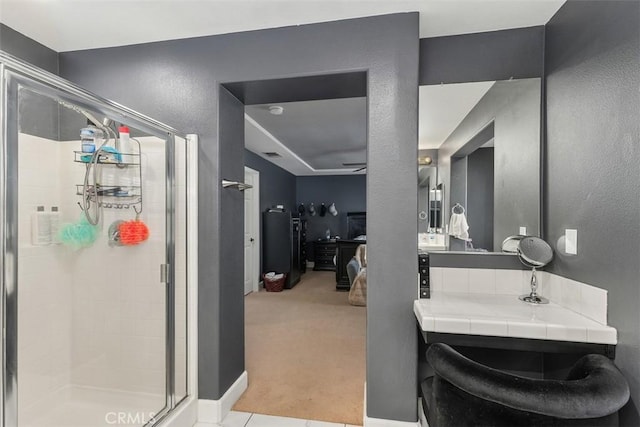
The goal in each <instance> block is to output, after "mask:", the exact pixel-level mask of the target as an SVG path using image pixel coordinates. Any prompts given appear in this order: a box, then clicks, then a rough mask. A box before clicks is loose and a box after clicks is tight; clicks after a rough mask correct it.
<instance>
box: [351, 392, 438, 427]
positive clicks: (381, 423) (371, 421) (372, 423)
mask: <svg viewBox="0 0 640 427" xmlns="http://www.w3.org/2000/svg"><path fill="white" fill-rule="evenodd" d="M362 426H363V427H421V425H420V420H418V421H396V420H387V419H384V418H371V417H368V416H367V383H366V382H365V383H364V413H363V414H362ZM427 427H428V426H427Z"/></svg>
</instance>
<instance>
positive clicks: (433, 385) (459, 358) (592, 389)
mask: <svg viewBox="0 0 640 427" xmlns="http://www.w3.org/2000/svg"><path fill="white" fill-rule="evenodd" d="M427 361H428V362H429V364H430V365H431V366H432V368H433V370H434V372H435V374H434V376H432V377H429V378H427V379H426V380H425V381H424V382H422V384H421V388H422V396H423V397H422V403H423V406H424V410H425V414H426V416H427V421H428V423H429V426H430V427H461V426H594V427H596V426H597V427H602V426H616V425H618V410H619V409H620V408H622V407H623V406H624V405H625V404H626V403H627V401H628V400H629V385H628V384H627V381H626V380H625V378H624V377H623V376H622V374H621V373H620V371H619V370H618V368H616V366H615V365H614V364H613V362H612V361H611V360H609V359H608V358H606V357H604V356H602V355H597V354H589V355H586V356H584V357H582V358H581V359H580V360H578V361H577V362H576V363H575V365H574V366H573V367H572V368H571V371H570V372H569V375H568V377H567V379H566V380H544V379H533V378H525V377H521V376H518V375H512V374H508V373H506V372H502V371H499V370H497V369H493V368H489V367H487V366H484V365H482V364H480V363H477V362H474V361H473V360H470V359H468V358H466V357H465V356H463V355H461V354H460V353H458V352H456V351H455V350H454V349H452V348H451V347H449V346H448V345H446V344H440V343H434V344H431V346H430V347H429V349H428V350H427Z"/></svg>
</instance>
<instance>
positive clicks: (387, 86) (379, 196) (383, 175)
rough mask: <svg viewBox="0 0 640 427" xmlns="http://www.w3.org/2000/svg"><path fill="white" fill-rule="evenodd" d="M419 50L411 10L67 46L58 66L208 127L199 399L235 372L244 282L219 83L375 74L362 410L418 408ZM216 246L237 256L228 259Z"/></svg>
mask: <svg viewBox="0 0 640 427" xmlns="http://www.w3.org/2000/svg"><path fill="white" fill-rule="evenodd" d="M380 28H384V29H385V30H384V31H380ZM418 56H419V36H418V14H417V13H406V14H395V15H385V16H376V17H371V18H362V19H354V20H345V21H337V22H329V23H322V24H313V25H302V26H294V27H285V28H279V29H270V30H262V31H253V32H245V33H237V34H227V35H221V36H213V37H202V38H194V39H184V40H173V41H166V42H158V43H149V44H143V45H135V46H124V47H116V48H109V49H96V50H89V51H78V52H66V53H62V54H60V71H61V74H62V75H63V76H64V77H66V78H68V79H70V80H72V81H75V82H76V83H78V84H80V85H82V86H84V87H86V88H88V89H89V90H92V91H93V92H96V93H98V94H100V95H102V96H105V97H107V98H110V99H113V100H115V101H117V102H120V103H122V104H124V105H127V106H129V107H131V108H134V109H135V110H138V111H141V112H143V113H145V114H148V115H150V116H152V117H154V118H156V119H158V120H161V121H164V122H166V123H168V124H170V125H172V126H174V127H176V128H178V129H181V130H183V131H185V132H194V133H197V134H199V135H200V147H199V177H198V178H199V182H200V187H199V195H198V196H199V220H200V225H199V235H200V239H199V254H200V263H199V267H198V273H199V278H200V283H199V287H198V290H199V299H200V301H199V308H200V310H199V313H198V316H199V319H198V326H199V327H198V329H199V352H198V359H199V360H198V362H199V394H200V397H201V398H204V399H218V398H220V396H222V394H223V393H224V392H225V391H226V390H227V389H228V387H229V386H230V385H231V384H232V382H233V381H234V380H235V379H236V378H237V377H238V376H239V375H240V374H241V372H242V369H243V366H242V361H243V354H244V346H243V343H242V336H243V326H244V325H243V321H242V319H241V318H239V316H238V314H237V313H238V312H239V313H241V312H242V305H243V295H242V286H243V284H242V280H241V279H240V280H238V278H237V277H236V276H237V274H236V275H233V274H231V273H230V270H236V271H238V272H240V271H242V270H243V265H242V239H241V238H238V239H237V241H235V240H234V241H230V238H229V236H235V234H237V233H236V231H234V230H232V227H233V226H234V222H233V221H231V219H230V218H229V215H228V210H227V205H226V204H227V203H229V204H230V205H229V209H230V210H233V211H234V212H236V214H237V212H242V209H243V207H242V203H241V201H239V200H233V199H232V200H228V199H227V198H226V197H225V196H224V195H222V194H221V193H222V191H221V188H220V184H219V182H220V180H221V179H222V177H223V176H224V175H223V173H224V172H225V170H227V171H228V174H229V175H233V176H224V177H225V178H233V177H234V176H235V174H238V173H239V171H240V170H241V168H242V164H243V155H242V152H241V151H240V152H239V153H237V152H236V150H235V149H234V148H231V147H228V145H230V144H235V145H239V146H242V139H239V138H241V133H240V132H239V131H237V132H236V133H235V135H233V136H234V137H235V139H234V138H224V139H223V138H221V135H220V134H221V132H222V129H219V125H218V124H219V122H220V120H221V116H222V115H223V114H227V113H223V111H222V110H223V109H226V108H231V109H232V110H234V111H233V112H230V113H228V114H229V115H230V116H232V118H231V120H233V121H235V115H236V114H238V113H237V112H236V111H235V110H236V108H235V107H234V106H233V105H230V104H233V103H232V102H230V100H228V99H226V98H228V97H227V96H225V99H226V100H225V104H224V105H222V103H221V101H222V100H221V99H220V91H221V90H222V89H220V83H223V82H230V81H249V80H261V79H272V78H282V77H291V76H296V75H313V74H328V73H337V72H345V71H367V73H368V74H367V75H368V100H367V102H368V117H367V118H368V123H369V126H368V158H367V160H368V170H367V171H368V174H367V211H368V218H367V219H368V224H369V229H370V233H369V235H368V238H369V240H368V243H369V244H370V248H369V253H368V256H369V257H370V259H371V262H370V267H369V271H368V279H369V282H368V286H369V288H368V307H367V314H368V316H367V411H368V416H370V417H374V418H386V419H394V420H401V421H415V420H416V419H417V368H416V364H417V363H416V353H417V336H416V331H415V317H414V315H413V313H412V301H413V300H414V298H415V293H416V291H415V277H416V274H417V270H418V266H417V259H416V256H415V246H416V243H414V244H413V245H411V244H407V242H416V240H417V237H416V236H417V225H416V219H415V212H416V194H417V170H416V168H415V164H416V156H417V98H418V90H417V89H418ZM219 103H221V104H220V105H219ZM389 153H393V156H390V155H389ZM399 182H400V183H403V185H400V186H399V185H397V183H399ZM221 204H224V206H225V207H224V209H223V208H221ZM388 206H393V207H394V208H393V209H387V207H388ZM223 211H224V212H223ZM225 212H226V213H225ZM223 243H224V244H228V245H227V246H223ZM222 252H227V253H229V254H232V255H233V256H230V257H229V260H228V262H226V263H221V259H222ZM227 279H230V280H233V283H225V280H227ZM236 361H239V363H236Z"/></svg>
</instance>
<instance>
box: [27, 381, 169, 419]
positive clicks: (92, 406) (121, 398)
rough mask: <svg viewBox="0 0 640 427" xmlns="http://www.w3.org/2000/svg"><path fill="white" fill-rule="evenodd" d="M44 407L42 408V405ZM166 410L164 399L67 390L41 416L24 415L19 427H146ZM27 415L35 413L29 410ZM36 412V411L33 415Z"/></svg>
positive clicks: (76, 388)
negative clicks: (154, 416)
mask: <svg viewBox="0 0 640 427" xmlns="http://www.w3.org/2000/svg"><path fill="white" fill-rule="evenodd" d="M38 406H40V405H38ZM163 406H164V395H159V394H158V395H155V394H149V393H141V392H140V393H136V392H130V391H120V390H110V389H100V388H93V387H83V386H67V387H64V388H63V389H61V390H58V391H57V392H56V393H55V395H54V396H52V399H51V402H50V403H49V404H48V405H46V406H44V407H40V408H39V410H38V413H34V414H31V413H26V414H25V413H22V414H21V415H22V416H21V417H20V419H19V421H18V426H19V427H94V426H109V425H117V426H130V427H133V426H142V425H144V424H146V423H148V422H149V421H150V420H152V417H153V415H154V411H155V410H158V411H159V410H160V409H161V408H162V407H163ZM25 412H31V411H29V410H28V409H27V410H26V411H25ZM33 412H35V411H33Z"/></svg>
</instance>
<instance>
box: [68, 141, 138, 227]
mask: <svg viewBox="0 0 640 427" xmlns="http://www.w3.org/2000/svg"><path fill="white" fill-rule="evenodd" d="M131 140H132V141H135V143H136V145H137V152H135V149H134V152H131V153H120V152H118V153H117V154H114V153H111V152H102V151H100V152H96V153H95V154H87V153H86V152H83V151H79V150H78V151H74V152H73V153H74V162H76V163H83V164H85V165H86V167H87V168H89V167H91V163H92V162H93V159H92V156H93V155H97V156H98V159H97V161H96V162H95V165H94V167H95V166H97V165H101V166H108V167H113V168H118V169H123V170H124V169H125V168H129V167H136V168H138V173H137V182H136V181H133V182H129V183H123V184H117V183H116V184H109V185H104V184H100V183H96V184H95V185H90V186H88V188H87V190H86V197H87V199H88V201H89V202H90V203H96V204H97V205H98V207H99V208H107V209H129V208H133V210H134V211H135V212H136V215H140V214H141V213H142V162H141V159H142V148H141V146H140V141H138V140H137V139H135V138H131ZM132 146H133V145H132ZM118 156H119V157H120V159H119V160H118ZM117 176H118V174H116V177H117ZM84 186H85V184H76V195H77V196H83V194H84V192H83V190H84ZM78 205H80V209H82V210H83V211H84V208H83V206H82V203H80V202H78Z"/></svg>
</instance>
